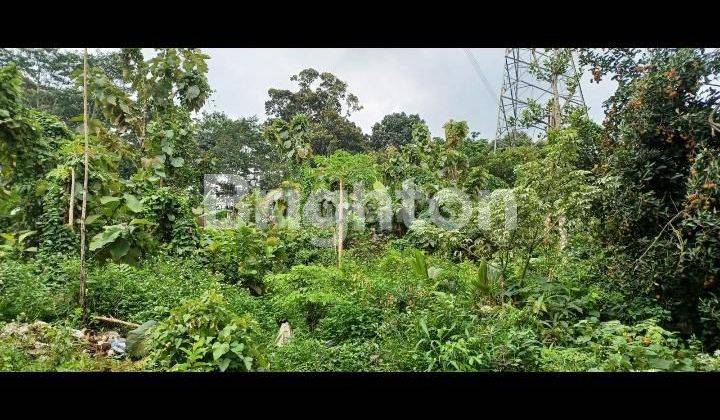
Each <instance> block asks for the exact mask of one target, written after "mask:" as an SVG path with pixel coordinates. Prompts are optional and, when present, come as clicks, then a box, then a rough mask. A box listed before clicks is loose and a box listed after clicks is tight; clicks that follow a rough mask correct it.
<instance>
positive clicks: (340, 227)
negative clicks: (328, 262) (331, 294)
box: [337, 178, 345, 267]
mask: <svg viewBox="0 0 720 420" xmlns="http://www.w3.org/2000/svg"><path fill="white" fill-rule="evenodd" d="M343 192H344V191H343V181H342V178H340V199H339V200H338V202H339V204H338V234H337V238H338V239H337V253H338V267H341V266H342V253H343V222H344V220H343V219H344V217H345V215H344V208H343V206H344V203H343Z"/></svg>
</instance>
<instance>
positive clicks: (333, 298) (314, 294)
mask: <svg viewBox="0 0 720 420" xmlns="http://www.w3.org/2000/svg"><path fill="white" fill-rule="evenodd" d="M265 284H266V285H267V289H268V297H269V299H270V302H271V305H272V307H273V309H274V310H275V313H276V319H277V320H278V321H282V320H288V321H290V324H291V325H293V326H294V327H296V328H303V329H307V330H310V331H312V330H314V329H315V327H317V325H318V322H319V321H320V320H321V319H322V318H324V317H325V316H326V315H327V314H328V311H329V310H330V309H331V308H332V307H333V306H335V305H337V304H340V303H342V302H343V301H344V297H345V296H346V295H347V292H348V290H349V288H350V282H349V280H348V278H347V277H346V276H344V275H343V273H342V271H340V270H339V269H337V268H328V267H323V266H312V265H310V266H304V265H297V266H295V267H293V268H292V269H290V271H289V272H287V273H282V274H272V275H269V276H266V277H265Z"/></svg>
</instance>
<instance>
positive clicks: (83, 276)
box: [80, 48, 89, 323]
mask: <svg viewBox="0 0 720 420" xmlns="http://www.w3.org/2000/svg"><path fill="white" fill-rule="evenodd" d="M87 66H88V64H87V48H85V55H84V58H83V132H84V134H85V151H84V165H85V175H84V178H83V194H82V211H81V213H80V307H81V308H82V319H83V322H84V323H85V322H87V307H86V305H85V282H86V279H87V274H86V272H85V216H86V211H87V191H88V167H89V165H88V160H89V159H88V155H89V150H88V149H89V146H88V103H87V102H88V100H87V97H88V95H87V74H88V67H87Z"/></svg>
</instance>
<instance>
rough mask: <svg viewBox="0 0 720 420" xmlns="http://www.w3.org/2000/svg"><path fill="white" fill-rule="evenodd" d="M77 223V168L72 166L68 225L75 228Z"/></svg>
mask: <svg viewBox="0 0 720 420" xmlns="http://www.w3.org/2000/svg"><path fill="white" fill-rule="evenodd" d="M74 224H75V168H73V167H72V166H71V167H70V207H69V209H68V226H70V229H72V230H74V226H73V225H74Z"/></svg>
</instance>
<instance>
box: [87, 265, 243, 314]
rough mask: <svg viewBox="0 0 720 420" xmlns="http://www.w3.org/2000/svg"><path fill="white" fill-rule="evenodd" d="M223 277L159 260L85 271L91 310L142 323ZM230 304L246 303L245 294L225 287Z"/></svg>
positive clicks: (208, 288)
mask: <svg viewBox="0 0 720 420" xmlns="http://www.w3.org/2000/svg"><path fill="white" fill-rule="evenodd" d="M222 281H223V277H222V276H221V275H218V274H213V273H211V272H210V271H209V270H207V269H205V268H203V267H202V266H201V265H200V264H199V263H198V262H194V261H192V260H180V259H172V258H167V257H158V258H153V259H149V260H147V261H145V263H144V264H143V265H142V266H140V267H134V266H130V265H127V264H121V263H107V264H105V265H103V266H102V267H92V268H91V269H90V270H89V272H88V290H87V302H88V308H89V310H90V311H92V312H95V313H98V314H101V315H111V316H114V317H117V318H120V319H124V320H128V321H133V322H137V323H143V322H145V321H148V320H150V319H156V320H157V319H160V318H163V317H166V316H167V315H168V314H169V312H170V309H172V308H173V307H175V306H178V305H179V304H180V303H181V302H182V301H183V300H184V299H186V298H190V297H197V296H200V295H201V294H202V293H203V292H204V291H206V290H211V289H217V288H220V287H221V286H220V285H221V284H222ZM222 289H223V293H225V294H227V295H228V297H229V299H230V300H231V301H237V300H238V299H240V300H243V299H244V301H245V302H246V303H247V299H245V298H247V297H249V296H247V292H246V291H244V290H242V289H240V288H238V287H237V286H230V285H226V287H223V288H222Z"/></svg>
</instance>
